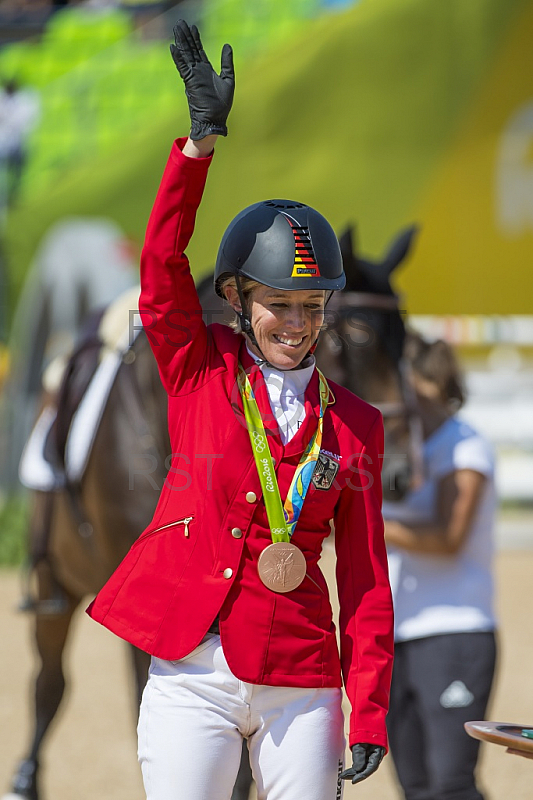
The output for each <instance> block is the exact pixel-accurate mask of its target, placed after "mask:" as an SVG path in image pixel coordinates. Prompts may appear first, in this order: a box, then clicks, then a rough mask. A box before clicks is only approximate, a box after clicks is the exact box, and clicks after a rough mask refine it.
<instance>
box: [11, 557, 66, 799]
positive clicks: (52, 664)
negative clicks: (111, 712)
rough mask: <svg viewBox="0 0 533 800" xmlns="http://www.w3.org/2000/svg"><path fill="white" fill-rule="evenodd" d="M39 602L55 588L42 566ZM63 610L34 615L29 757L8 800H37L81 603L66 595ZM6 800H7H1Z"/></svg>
mask: <svg viewBox="0 0 533 800" xmlns="http://www.w3.org/2000/svg"><path fill="white" fill-rule="evenodd" d="M36 572H37V576H38V583H39V599H40V600H43V601H45V600H46V599H47V598H49V597H50V596H51V594H52V592H53V591H54V589H55V587H56V582H55V580H54V578H53V576H52V573H51V570H50V566H49V565H48V564H46V563H45V562H42V563H41V564H40V565H38V567H37V568H36ZM65 597H66V599H67V603H66V609H65V611H64V612H62V613H60V614H50V615H48V614H46V615H45V614H42V613H37V614H36V615H35V642H36V645H37V652H38V655H39V657H40V660H41V666H40V670H39V673H38V675H37V679H36V682H35V695H34V732H33V739H32V743H31V747H30V750H29V753H28V755H27V757H26V758H24V759H23V760H22V761H21V762H20V764H19V766H18V768H17V771H16V773H15V776H14V778H13V781H12V789H11V791H12V794H11V795H8V796H7V797H8V798H9V797H24V798H27V800H38V797H39V791H38V772H39V751H40V748H41V744H42V741H43V739H44V736H45V734H46V732H47V730H48V727H49V725H50V723H51V722H52V720H53V718H54V717H55V715H56V712H57V710H58V708H59V704H60V703H61V699H62V697H63V693H64V690H65V676H64V672H63V663H62V662H63V659H62V656H63V651H64V648H65V643H66V641H67V636H68V631H69V626H70V622H71V620H72V615H73V613H74V611H75V609H76V606H77V605H78V603H79V602H80V600H79V598H74V597H72V596H71V595H69V594H68V593H67V592H65ZM4 800H6V798H4Z"/></svg>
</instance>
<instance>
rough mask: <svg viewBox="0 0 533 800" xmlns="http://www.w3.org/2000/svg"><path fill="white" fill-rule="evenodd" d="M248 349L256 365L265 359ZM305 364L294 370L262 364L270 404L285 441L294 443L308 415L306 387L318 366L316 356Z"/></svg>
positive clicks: (308, 359)
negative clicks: (306, 413)
mask: <svg viewBox="0 0 533 800" xmlns="http://www.w3.org/2000/svg"><path fill="white" fill-rule="evenodd" d="M246 349H247V350H248V353H249V354H250V355H251V357H252V358H253V359H254V361H255V363H256V364H258V363H260V362H261V359H260V358H258V357H257V356H256V355H254V354H253V353H252V352H250V349H249V348H248V346H247V347H246ZM305 363H306V366H305V367H300V368H299V369H291V370H283V369H276V368H275V367H273V366H271V365H270V364H265V363H264V362H263V363H260V369H261V371H262V373H263V377H264V379H265V383H266V387H267V392H268V399H269V400H270V407H271V409H272V413H273V414H274V416H275V417H276V422H277V423H278V426H279V430H280V436H281V441H282V442H283V444H287V442H290V440H291V439H292V438H293V436H294V435H295V434H296V432H297V431H298V428H299V427H300V425H301V424H302V422H303V420H304V418H305V390H306V389H307V387H308V385H309V381H310V380H311V377H312V375H313V372H314V369H315V364H316V362H315V357H314V356H309V357H308V358H307V359H306V361H305Z"/></svg>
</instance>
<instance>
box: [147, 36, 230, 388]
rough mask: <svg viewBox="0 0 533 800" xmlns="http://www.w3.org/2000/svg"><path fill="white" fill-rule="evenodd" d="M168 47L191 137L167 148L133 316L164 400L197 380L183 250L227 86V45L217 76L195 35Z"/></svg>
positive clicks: (199, 358) (202, 332)
mask: <svg viewBox="0 0 533 800" xmlns="http://www.w3.org/2000/svg"><path fill="white" fill-rule="evenodd" d="M174 36H175V44H173V45H171V47H170V49H171V53H172V58H173V60H174V63H175V64H176V67H177V69H178V72H179V73H180V76H181V78H182V80H183V82H184V84H185V93H186V95H187V101H188V104H189V113H190V118H191V131H190V136H189V138H188V139H185V138H184V139H181V140H177V141H176V142H175V143H174V146H173V148H172V151H171V154H170V158H169V160H168V163H167V166H166V168H165V172H164V174H163V178H162V181H161V185H160V187H159V191H158V194H157V198H156V200H155V203H154V207H153V209H152V213H151V216H150V221H149V223H148V228H147V232H146V237H145V243H144V248H143V253H142V257H141V296H140V299H139V310H140V312H141V317H142V321H143V325H144V328H145V330H146V333H147V336H148V339H149V341H150V344H151V347H152V350H153V352H154V355H155V357H156V359H157V362H158V365H159V371H160V374H161V378H162V381H163V384H164V385H165V388H166V389H167V391H168V392H169V394H179V393H180V392H182V391H189V390H190V389H191V388H192V386H191V384H195V383H196V382H197V381H198V380H200V379H201V375H202V367H203V364H204V362H205V357H206V351H207V331H206V328H205V325H204V323H203V321H202V309H201V306H200V303H199V300H198V296H197V293H196V288H195V285H194V280H193V278H192V275H191V273H190V269H189V262H188V259H187V256H186V255H185V250H186V247H187V245H188V243H189V240H190V238H191V236H192V233H193V230H194V223H195V219H196V212H197V210H198V206H199V205H200V201H201V198H202V194H203V190H204V186H205V181H206V178H207V171H208V168H209V165H210V163H211V158H212V151H213V147H214V144H215V142H216V140H217V137H218V136H225V135H226V134H227V128H226V120H227V117H228V114H229V111H230V109H231V104H232V100H233V93H234V87H235V79H234V74H233V54H232V50H231V47H230V46H229V45H224V48H223V50H222V69H221V72H220V74H217V73H216V72H215V70H214V69H213V67H212V66H211V64H210V62H209V60H208V58H207V56H206V54H205V51H204V49H203V47H202V43H201V41H200V36H199V33H198V31H197V29H196V28H195V26H192V27H191V28H189V26H188V25H187V23H186V22H184V21H183V20H180V21H179V22H178V24H177V25H176V27H175V28H174Z"/></svg>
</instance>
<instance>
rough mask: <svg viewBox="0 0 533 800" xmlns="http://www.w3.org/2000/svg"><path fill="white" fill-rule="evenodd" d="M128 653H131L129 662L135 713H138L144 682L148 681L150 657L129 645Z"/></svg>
mask: <svg viewBox="0 0 533 800" xmlns="http://www.w3.org/2000/svg"><path fill="white" fill-rule="evenodd" d="M130 652H131V660H132V665H133V677H134V680H135V691H136V695H135V697H136V701H137V705H136V713H137V712H138V711H139V706H140V705H141V698H142V693H143V689H144V687H145V685H146V681H147V680H148V667H149V666H150V656H149V655H148V653H145V652H144V651H143V650H139V648H138V647H134V646H133V645H130Z"/></svg>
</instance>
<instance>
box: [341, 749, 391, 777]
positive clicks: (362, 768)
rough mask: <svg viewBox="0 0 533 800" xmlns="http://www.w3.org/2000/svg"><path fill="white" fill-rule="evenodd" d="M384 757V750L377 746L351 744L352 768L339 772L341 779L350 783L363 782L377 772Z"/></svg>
mask: <svg viewBox="0 0 533 800" xmlns="http://www.w3.org/2000/svg"><path fill="white" fill-rule="evenodd" d="M384 755H385V748H384V747H380V745H378V744H353V745H352V760H353V766H351V767H350V768H349V769H345V770H344V772H341V778H344V780H347V781H351V782H352V783H359V782H360V781H364V780H365V778H368V776H369V775H372V773H373V772H375V771H376V770H377V768H378V767H379V765H380V764H381V761H382V759H383V756H384Z"/></svg>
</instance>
